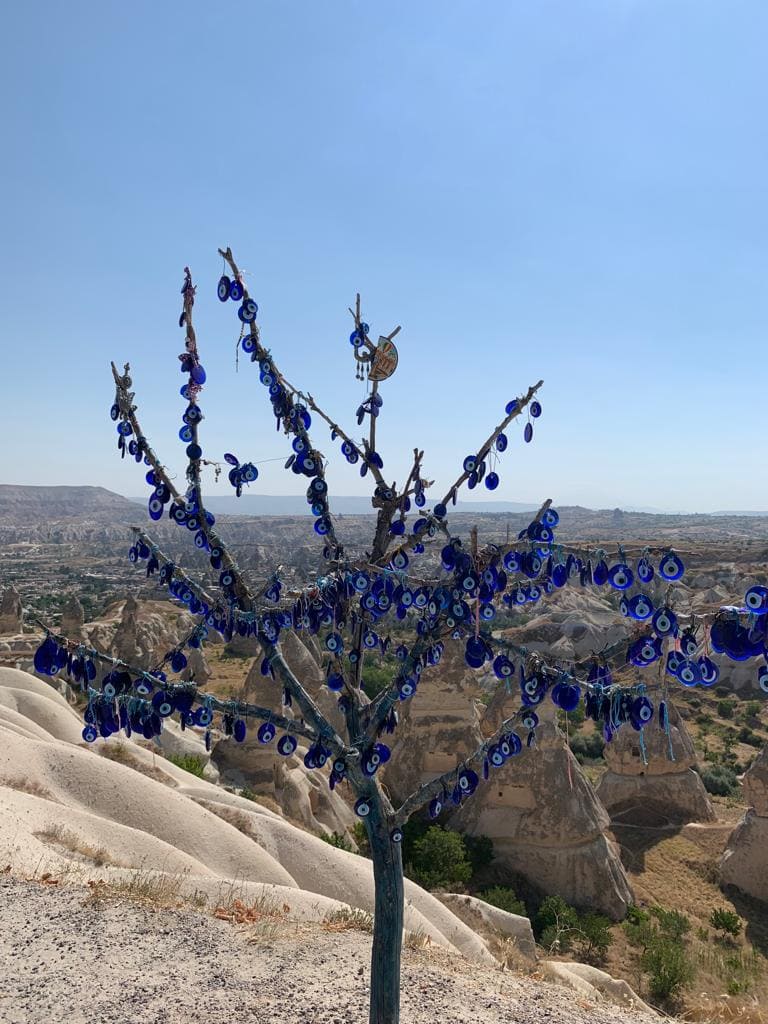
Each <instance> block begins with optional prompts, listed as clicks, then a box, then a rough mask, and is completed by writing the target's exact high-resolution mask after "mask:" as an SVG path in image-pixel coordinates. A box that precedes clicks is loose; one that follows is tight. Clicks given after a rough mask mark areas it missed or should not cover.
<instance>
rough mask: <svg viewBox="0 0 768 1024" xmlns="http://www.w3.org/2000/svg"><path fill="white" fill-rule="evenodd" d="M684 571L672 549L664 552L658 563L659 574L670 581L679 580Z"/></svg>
mask: <svg viewBox="0 0 768 1024" xmlns="http://www.w3.org/2000/svg"><path fill="white" fill-rule="evenodd" d="M684 572H685V566H684V565H683V563H682V562H681V560H680V559H679V558H678V557H677V555H676V554H675V553H674V552H673V551H670V552H669V553H668V554H666V555H665V556H664V557H663V558H662V560H661V562H660V563H659V575H660V576H661V577H662V578H663V579H665V580H669V581H670V582H672V581H674V580H679V579H680V577H681V576H682V575H683V573H684Z"/></svg>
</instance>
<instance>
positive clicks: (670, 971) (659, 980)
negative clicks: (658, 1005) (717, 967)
mask: <svg viewBox="0 0 768 1024" xmlns="http://www.w3.org/2000/svg"><path fill="white" fill-rule="evenodd" d="M640 966H641V967H642V968H643V970H644V971H645V972H646V974H647V975H648V990H649V992H650V993H651V996H652V997H653V998H654V999H659V1000H668V999H671V998H672V997H673V996H676V995H678V994H679V992H680V990H681V989H682V988H684V987H685V986H686V985H689V984H690V983H691V981H692V980H693V964H692V963H691V961H690V959H689V957H688V953H687V952H686V950H685V947H684V946H683V944H682V943H681V942H680V941H679V940H677V939H673V938H671V937H670V936H669V935H662V934H657V935H656V936H655V937H654V938H653V939H652V941H651V943H650V945H649V946H647V947H646V949H645V950H644V951H643V955H642V956H641V958H640Z"/></svg>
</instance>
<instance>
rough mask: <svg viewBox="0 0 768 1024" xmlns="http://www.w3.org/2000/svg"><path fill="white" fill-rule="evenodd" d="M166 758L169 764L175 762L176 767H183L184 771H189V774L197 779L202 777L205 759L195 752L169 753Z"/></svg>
mask: <svg viewBox="0 0 768 1024" xmlns="http://www.w3.org/2000/svg"><path fill="white" fill-rule="evenodd" d="M168 760H169V761H170V762H171V764H175V765H176V767H177V768H183V769H184V771H185V772H189V773H190V774H191V775H196V776H197V777H198V779H202V777H203V772H204V771H205V761H204V760H203V758H202V757H198V756H197V754H169V755H168Z"/></svg>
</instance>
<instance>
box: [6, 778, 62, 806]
mask: <svg viewBox="0 0 768 1024" xmlns="http://www.w3.org/2000/svg"><path fill="white" fill-rule="evenodd" d="M0 786H7V787H8V789H16V790H18V791H19V792H21V793H29V795H30V796H39V797H40V798H41V799H42V800H51V801H53V803H58V802H59V801H58V800H57V799H56V797H55V796H54V795H53V793H51V791H50V790H48V789H46V788H45V786H43V785H41V784H40V783H39V782H37V780H36V779H29V778H21V777H19V778H8V777H2V778H0Z"/></svg>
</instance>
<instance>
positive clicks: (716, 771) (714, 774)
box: [699, 764, 739, 796]
mask: <svg viewBox="0 0 768 1024" xmlns="http://www.w3.org/2000/svg"><path fill="white" fill-rule="evenodd" d="M699 774H700V775H701V781H702V782H703V783H704V788H705V789H706V791H707V792H708V793H712V794H714V796H732V795H733V794H734V793H735V792H736V791H737V790H738V788H739V782H738V779H737V778H736V772H734V771H733V769H731V768H728V767H727V766H726V765H723V764H714V765H711V766H707V767H706V768H704V769H702V770H701V772H700V773H699Z"/></svg>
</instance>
